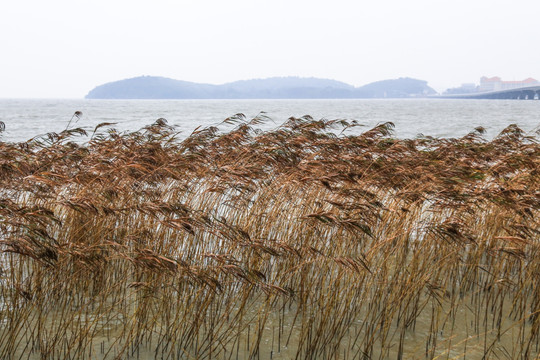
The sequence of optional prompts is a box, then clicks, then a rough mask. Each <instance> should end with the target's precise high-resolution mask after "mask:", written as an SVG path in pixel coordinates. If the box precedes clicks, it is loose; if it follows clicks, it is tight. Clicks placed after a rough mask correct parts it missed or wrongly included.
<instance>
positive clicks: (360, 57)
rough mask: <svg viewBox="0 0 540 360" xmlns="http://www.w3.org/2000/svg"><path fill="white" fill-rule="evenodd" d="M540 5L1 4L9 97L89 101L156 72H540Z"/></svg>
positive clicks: (219, 0)
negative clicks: (114, 84) (98, 92)
mask: <svg viewBox="0 0 540 360" xmlns="http://www.w3.org/2000/svg"><path fill="white" fill-rule="evenodd" d="M539 16H540V1H538V0H513V1H502V0H406V1H404V0H386V1H385V0H379V1H369V2H368V1H360V0H356V1H352V0H351V1H346V0H332V1H330V0H327V1H317V0H309V1H308V0H298V1H295V0H226V1H224V0H153V1H150V0H147V1H139V0H130V1H124V0H106V1H105V0H88V1H81V0H69V1H68V0H47V1H43V0H17V1H4V2H3V4H2V5H1V6H0V46H1V52H0V98H21V97H22V98H34V97H39V98H80V97H83V96H85V95H86V93H87V92H88V91H90V90H91V89H92V88H93V87H95V86H97V85H100V84H103V83H106V82H110V81H115V80H120V79H125V78H130V77H135V76H140V75H156V76H165V77H170V78H174V79H179V80H187V81H194V82H205V83H212V84H221V83H225V82H230V81H235V80H242V79H251V78H265V77H271V76H289V75H295V76H303V77H311V76H314V77H322V78H331V79H336V80H340V81H344V82H347V83H349V84H352V85H356V86H358V85H364V84H366V83H369V82H372V81H377V80H383V79H390V78H398V77H406V76H407V77H414V78H417V79H422V80H427V81H428V82H429V85H431V86H432V87H434V88H435V89H436V90H439V91H442V90H444V89H446V88H448V87H454V86H459V85H460V84H461V83H464V82H478V81H479V78H480V76H482V75H486V76H495V75H498V76H501V77H502V78H503V79H505V80H521V79H524V78H526V77H529V76H531V77H534V78H537V79H540V46H538V42H539V40H538V38H539V37H540V31H538V26H537V25H538V18H539Z"/></svg>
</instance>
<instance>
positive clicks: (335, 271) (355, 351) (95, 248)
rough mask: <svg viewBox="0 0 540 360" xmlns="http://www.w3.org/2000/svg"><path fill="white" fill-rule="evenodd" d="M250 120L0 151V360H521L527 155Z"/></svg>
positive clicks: (511, 138) (528, 293)
mask: <svg viewBox="0 0 540 360" xmlns="http://www.w3.org/2000/svg"><path fill="white" fill-rule="evenodd" d="M266 120H267V119H265V117H264V115H260V116H258V117H256V118H254V119H252V120H246V119H245V117H244V116H243V115H242V114H238V115H236V116H233V117H231V118H229V119H227V120H225V124H226V125H229V126H232V127H233V128H232V130H230V131H226V132H224V131H220V130H219V128H217V127H209V128H204V129H197V130H195V131H194V132H193V133H192V134H191V135H190V136H189V137H187V138H186V139H184V140H179V139H178V133H177V131H176V130H175V128H174V127H171V126H169V125H167V123H166V121H165V120H164V119H159V120H158V121H156V122H155V123H154V124H152V125H150V126H147V127H145V128H143V129H141V130H139V131H136V132H125V133H119V132H117V131H116V130H114V129H113V128H111V124H105V123H104V124H101V125H99V126H98V127H96V128H95V129H94V131H93V132H92V133H91V134H89V138H87V139H89V140H86V142H85V143H83V142H81V141H75V139H76V138H77V136H87V134H86V131H85V130H84V129H82V128H76V129H67V130H65V131H63V132H61V133H59V134H55V133H50V134H47V135H46V136H41V137H37V138H34V139H31V140H29V141H26V142H21V143H9V142H0V153H1V157H0V183H1V185H0V191H1V192H2V196H1V198H0V234H1V237H0V251H1V253H0V324H1V325H0V358H1V359H149V358H152V359H153V358H156V359H274V358H275V359H389V358H392V359H396V358H397V359H401V358H405V359H458V358H459V359H482V358H484V359H534V358H536V357H537V356H538V354H539V336H540V335H539V334H540V332H539V330H540V316H539V312H540V247H539V244H540V216H539V215H540V214H539V209H540V190H539V188H540V186H539V167H540V146H539V144H538V141H537V138H536V135H533V136H526V135H525V134H524V133H523V132H522V131H521V130H520V129H519V128H518V127H517V126H515V125H511V126H509V127H508V128H507V129H505V130H504V131H503V132H502V133H501V134H500V135H498V136H497V137H496V138H495V139H493V140H491V141H487V140H485V139H483V138H482V131H483V129H481V128H477V129H475V130H474V131H473V132H471V133H470V134H468V135H467V136H464V137H462V138H459V139H437V138H430V137H419V138H416V139H407V140H399V139H395V138H392V137H391V131H392V127H393V125H392V124H391V123H385V124H381V125H379V126H377V127H375V128H373V129H371V130H368V131H365V132H364V133H362V134H361V135H358V136H350V135H347V131H346V130H347V129H348V128H350V127H352V126H356V125H357V124H355V123H353V122H348V121H343V120H318V121H316V120H314V119H312V118H311V117H309V116H304V117H302V118H290V119H289V120H288V121H287V122H286V123H284V124H283V125H281V126H279V127H277V128H275V129H274V130H271V131H266V132H262V131H259V130H256V129H255V128H256V127H257V125H258V124H260V123H261V122H262V121H266Z"/></svg>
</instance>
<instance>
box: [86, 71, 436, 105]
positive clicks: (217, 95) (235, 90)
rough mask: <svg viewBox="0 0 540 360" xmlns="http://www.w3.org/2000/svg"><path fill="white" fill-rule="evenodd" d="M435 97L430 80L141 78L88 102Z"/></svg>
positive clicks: (98, 92) (109, 86)
mask: <svg viewBox="0 0 540 360" xmlns="http://www.w3.org/2000/svg"><path fill="white" fill-rule="evenodd" d="M431 94H435V91H434V90H433V89H432V88H430V87H429V86H428V85H427V81H423V80H416V79H411V78H399V79H393V80H383V81H378V82H374V83H371V84H367V85H365V86H361V87H354V86H352V85H349V84H346V83H344V82H340V81H336V80H329V79H319V78H301V77H292V76H291V77H273V78H267V79H253V80H241V81H235V82H231V83H226V84H223V85H212V84H201V83H194V82H188V81H182V80H174V79H170V78H165V77H157V76H140V77H136V78H131V79H125V80H119V81H114V82H110V83H106V84H103V85H100V86H97V87H96V88H94V89H92V90H91V91H90V92H89V93H88V95H86V98H87V99H354V98H385V97H386V98H406V97H420V96H426V95H431Z"/></svg>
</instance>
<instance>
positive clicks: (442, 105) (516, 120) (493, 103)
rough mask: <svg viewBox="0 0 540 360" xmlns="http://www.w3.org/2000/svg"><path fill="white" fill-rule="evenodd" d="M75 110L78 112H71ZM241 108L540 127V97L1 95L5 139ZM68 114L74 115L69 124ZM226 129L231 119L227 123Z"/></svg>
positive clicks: (441, 125) (421, 128) (415, 127)
mask: <svg viewBox="0 0 540 360" xmlns="http://www.w3.org/2000/svg"><path fill="white" fill-rule="evenodd" d="M76 111H80V112H82V116H81V117H80V118H77V117H73V114H74V113H75V112H76ZM237 113H243V114H244V115H245V116H246V119H248V120H249V119H251V118H253V117H255V116H257V115H259V114H261V113H264V114H265V115H266V116H267V117H269V118H270V121H268V122H266V123H264V124H261V125H259V126H258V127H260V128H261V130H269V129H272V128H275V127H278V126H279V125H281V124H282V123H284V122H285V121H286V120H287V119H288V118H289V117H301V116H303V115H310V116H312V117H313V118H314V119H323V118H324V119H346V120H356V121H357V122H358V123H359V124H360V126H359V127H357V128H355V129H353V130H351V131H349V134H351V135H354V134H358V133H361V132H363V131H366V130H368V129H370V128H372V127H373V126H376V125H377V124H379V123H383V122H387V121H391V122H393V123H394V124H395V130H394V136H396V137H398V138H414V137H417V136H418V135H419V134H423V135H425V136H433V137H461V136H464V135H466V134H467V133H469V132H471V131H472V130H473V129H474V128H475V127H478V126H482V127H484V128H485V129H486V134H485V137H486V138H488V139H490V138H493V137H495V136H496V135H497V134H498V133H500V131H502V130H503V129H504V128H505V127H507V126H508V125H510V124H517V125H518V126H519V127H521V128H522V129H523V130H524V131H525V132H526V133H530V134H531V135H532V134H533V133H534V132H536V131H538V129H539V126H540V101H538V100H450V99H395V100H394V99H374V100H366V99H346V100H345V99H339V100H326V99H325V100H86V99H70V100H63V99H39V100H27V99H0V121H2V122H4V124H5V127H6V129H5V131H4V132H3V133H0V141H10V142H19V141H26V140H28V139H30V138H32V137H35V136H39V135H44V134H46V133H49V132H57V133H58V132H61V131H63V130H65V129H66V128H67V127H68V124H69V128H73V127H82V128H84V129H85V130H87V131H89V132H90V133H91V132H92V131H93V129H94V128H95V126H96V125H98V124H100V123H103V122H108V123H115V125H114V126H113V127H115V128H116V129H117V130H119V131H135V130H138V129H141V128H142V127H144V126H146V125H150V124H151V123H153V122H154V121H155V120H157V119H158V118H165V119H166V120H167V121H168V123H169V124H170V125H174V126H176V127H177V128H178V131H180V132H181V134H180V136H181V137H182V136H183V137H187V136H188V135H189V134H190V133H191V132H192V131H193V130H194V129H196V128H197V127H207V126H213V125H218V124H220V123H221V122H222V121H223V120H225V119H226V118H228V117H230V116H232V115H234V114H237ZM70 120H72V122H71V123H70ZM222 128H226V126H222Z"/></svg>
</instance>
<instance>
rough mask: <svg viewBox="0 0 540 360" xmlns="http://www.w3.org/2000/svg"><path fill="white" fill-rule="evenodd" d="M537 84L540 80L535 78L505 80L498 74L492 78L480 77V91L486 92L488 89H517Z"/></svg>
mask: <svg viewBox="0 0 540 360" xmlns="http://www.w3.org/2000/svg"><path fill="white" fill-rule="evenodd" d="M536 85H540V82H539V81H538V80H536V79H533V78H528V79H525V80H522V81H503V80H501V78H500V77H498V76H494V77H491V78H488V77H486V76H482V77H481V78H480V87H479V91H480V92H486V91H498V90H510V89H517V88H521V87H527V86H536Z"/></svg>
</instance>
